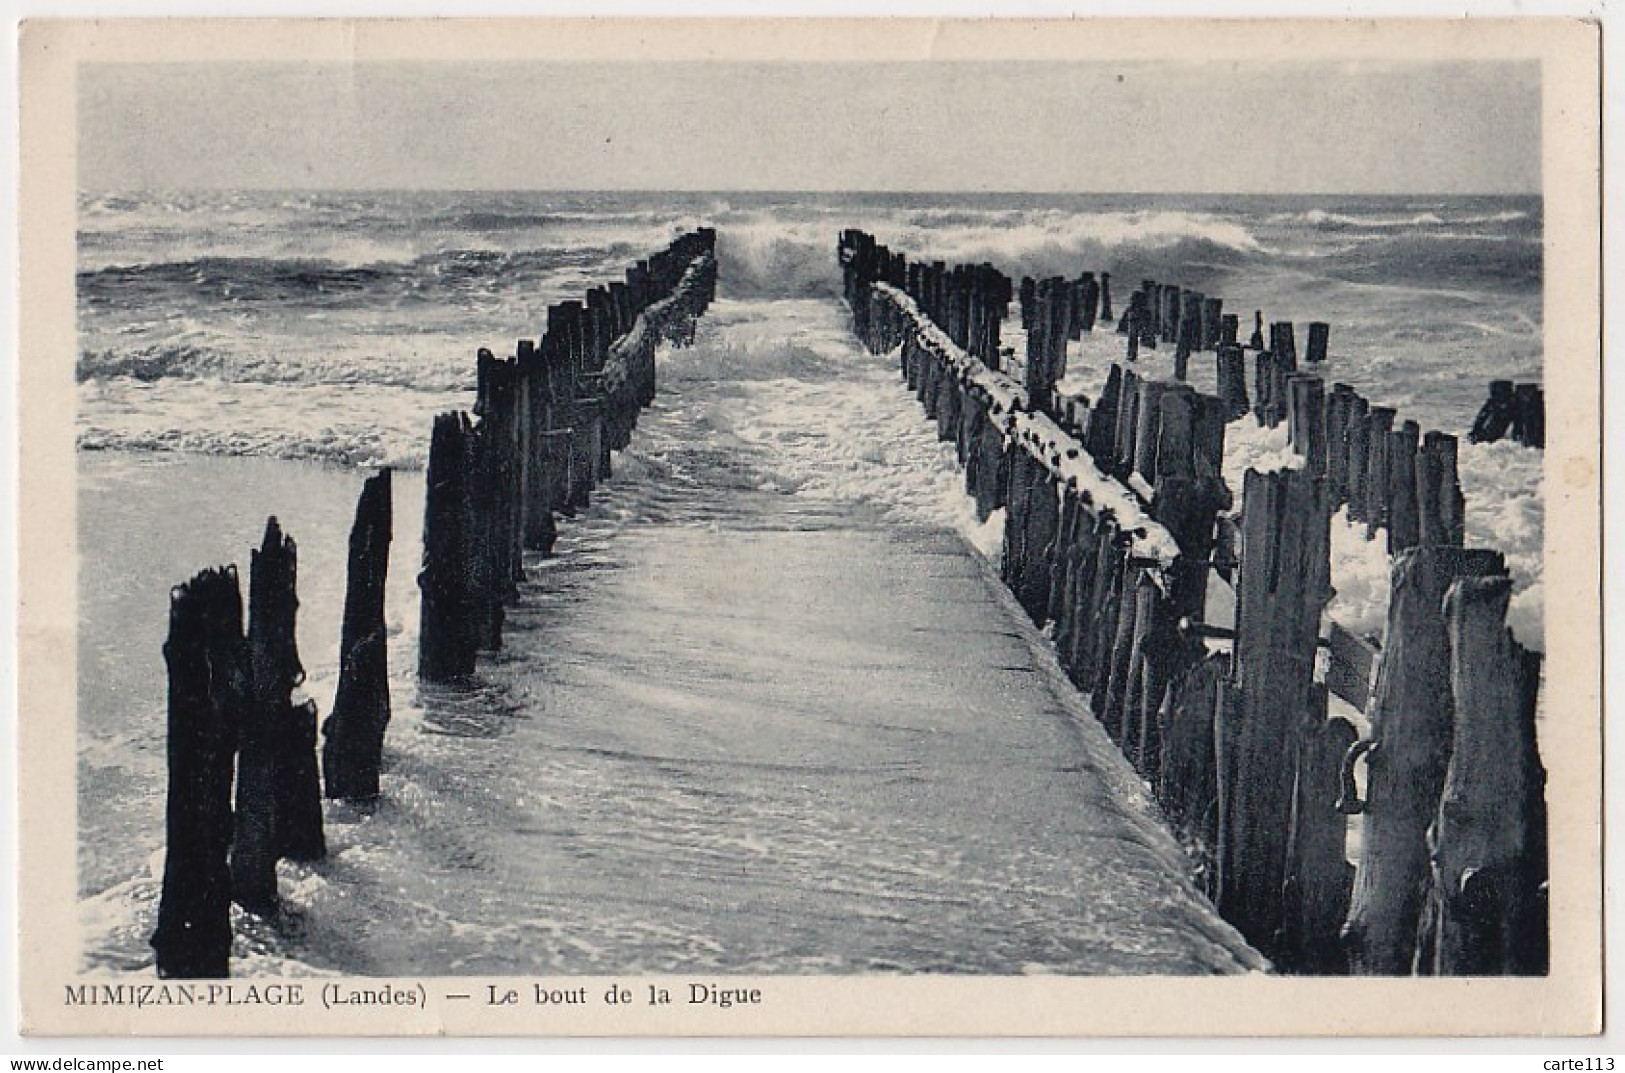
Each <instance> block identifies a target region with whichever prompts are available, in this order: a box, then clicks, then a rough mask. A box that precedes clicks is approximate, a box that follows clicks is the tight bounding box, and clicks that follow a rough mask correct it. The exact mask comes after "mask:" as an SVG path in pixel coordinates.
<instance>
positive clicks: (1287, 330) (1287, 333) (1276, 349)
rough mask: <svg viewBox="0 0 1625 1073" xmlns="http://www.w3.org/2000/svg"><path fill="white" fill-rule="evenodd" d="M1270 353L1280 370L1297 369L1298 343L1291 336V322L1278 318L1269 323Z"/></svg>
mask: <svg viewBox="0 0 1625 1073" xmlns="http://www.w3.org/2000/svg"><path fill="white" fill-rule="evenodd" d="M1270 353H1272V354H1274V355H1275V364H1276V365H1277V367H1279V368H1280V369H1281V370H1282V372H1286V373H1293V372H1297V371H1298V344H1297V342H1296V341H1295V340H1294V339H1293V337H1292V322H1291V321H1289V320H1278V321H1276V322H1275V323H1273V324H1271V325H1270Z"/></svg>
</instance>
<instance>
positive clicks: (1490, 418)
mask: <svg viewBox="0 0 1625 1073" xmlns="http://www.w3.org/2000/svg"><path fill="white" fill-rule="evenodd" d="M1502 438H1506V439H1510V440H1512V442H1514V443H1521V444H1523V445H1524V446H1526V447H1545V446H1546V393H1545V391H1544V390H1542V388H1541V386H1540V385H1539V384H1514V383H1513V382H1512V381H1511V380H1491V381H1490V397H1489V398H1488V399H1486V400H1484V405H1483V406H1481V407H1480V408H1479V411H1478V416H1477V417H1475V418H1474V419H1473V427H1472V430H1471V431H1469V432H1468V433H1467V439H1468V440H1469V441H1471V442H1473V443H1494V442H1495V441H1496V440H1499V439H1502Z"/></svg>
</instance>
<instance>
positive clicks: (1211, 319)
mask: <svg viewBox="0 0 1625 1073" xmlns="http://www.w3.org/2000/svg"><path fill="white" fill-rule="evenodd" d="M1235 341H1236V340H1235V336H1234V335H1232V336H1231V337H1230V338H1229V339H1226V338H1225V337H1224V299H1223V298H1206V299H1203V301H1202V349H1203V350H1214V349H1217V348H1218V345H1219V344H1220V343H1221V342H1227V343H1233V342H1235Z"/></svg>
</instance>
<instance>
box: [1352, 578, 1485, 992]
mask: <svg viewBox="0 0 1625 1073" xmlns="http://www.w3.org/2000/svg"><path fill="white" fill-rule="evenodd" d="M1505 570H1506V568H1505V564H1504V562H1503V561H1502V558H1501V556H1500V554H1499V553H1497V552H1493V551H1467V550H1463V549H1460V548H1427V547H1418V548H1411V549H1409V550H1408V551H1404V552H1402V553H1400V555H1399V556H1398V557H1397V558H1396V559H1395V560H1394V566H1393V577H1392V589H1391V594H1390V596H1389V600H1388V627H1387V631H1386V634H1385V636H1384V640H1383V646H1382V658H1381V662H1380V663H1379V664H1378V667H1377V681H1376V685H1375V687H1374V688H1373V690H1372V697H1371V702H1370V705H1369V708H1368V715H1369V717H1370V720H1371V730H1370V742H1371V743H1372V744H1371V748H1370V750H1369V751H1368V752H1367V753H1366V758H1367V759H1366V764H1367V776H1366V787H1367V792H1366V799H1365V802H1364V805H1363V811H1364V818H1365V823H1364V835H1363V839H1364V845H1363V850H1362V852H1361V856H1360V861H1359V867H1358V871H1357V872H1356V874H1355V882H1354V894H1353V900H1352V905H1351V908H1350V910H1349V916H1348V923H1347V925H1346V926H1345V927H1344V930H1343V939H1344V945H1345V949H1346V950H1347V951H1348V954H1349V964H1350V970H1351V971H1352V972H1355V973H1357V974H1360V975H1368V976H1393V975H1408V974H1409V973H1411V972H1412V971H1413V970H1414V968H1415V965H1414V959H1415V954H1416V937H1417V927H1418V924H1419V922H1420V920H1421V914H1422V904H1423V898H1424V894H1425V892H1426V890H1427V883H1428V876H1429V854H1428V847H1427V830H1428V826H1429V825H1430V824H1431V823H1432V822H1433V820H1434V817H1435V816H1436V815H1437V814H1438V811H1439V801H1440V796H1441V794H1442V792H1443V790H1444V781H1445V772H1446V765H1447V764H1448V762H1449V758H1450V749H1451V745H1450V743H1451V734H1452V721H1453V718H1454V701H1453V699H1452V694H1451V677H1450V651H1451V650H1450V638H1449V633H1448V630H1447V627H1446V621H1445V616H1444V610H1443V608H1444V597H1445V594H1446V593H1447V592H1448V591H1449V589H1450V586H1451V585H1452V584H1453V583H1454V582H1455V581H1456V580H1457V579H1458V578H1479V577H1490V576H1499V575H1503V574H1504V573H1505Z"/></svg>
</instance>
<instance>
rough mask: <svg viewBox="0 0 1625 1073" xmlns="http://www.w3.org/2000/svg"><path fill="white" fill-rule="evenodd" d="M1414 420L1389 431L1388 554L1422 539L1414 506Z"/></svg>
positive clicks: (1400, 550) (1411, 545)
mask: <svg viewBox="0 0 1625 1073" xmlns="http://www.w3.org/2000/svg"><path fill="white" fill-rule="evenodd" d="M1416 439H1417V426H1416V422H1415V421H1406V422H1404V423H1403V424H1402V425H1401V426H1400V427H1399V428H1398V429H1396V430H1395V431H1393V432H1390V433H1389V434H1388V554H1389V555H1397V554H1399V553H1400V552H1402V551H1404V550H1405V549H1406V548H1414V547H1415V546H1416V545H1417V544H1418V543H1420V541H1421V524H1420V520H1419V517H1418V509H1417V491H1416Z"/></svg>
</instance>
